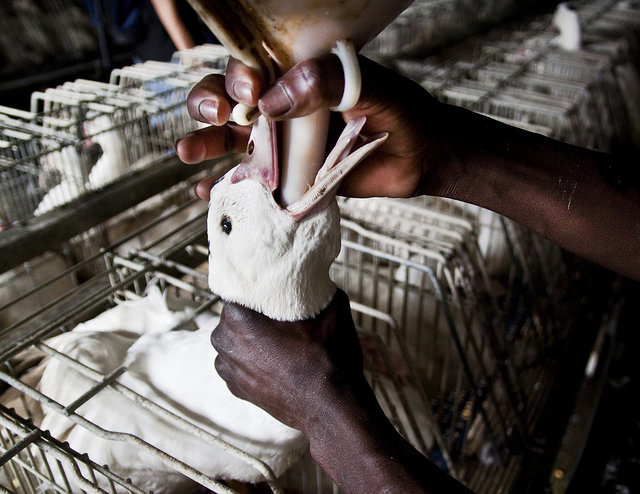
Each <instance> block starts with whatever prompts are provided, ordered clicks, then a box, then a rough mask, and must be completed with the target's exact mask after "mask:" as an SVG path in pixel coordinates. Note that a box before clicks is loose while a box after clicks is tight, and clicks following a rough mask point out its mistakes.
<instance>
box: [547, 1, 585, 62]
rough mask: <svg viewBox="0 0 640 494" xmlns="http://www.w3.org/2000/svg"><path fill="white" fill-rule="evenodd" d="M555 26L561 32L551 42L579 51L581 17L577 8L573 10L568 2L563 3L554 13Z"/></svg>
mask: <svg viewBox="0 0 640 494" xmlns="http://www.w3.org/2000/svg"><path fill="white" fill-rule="evenodd" d="M552 23H553V26H554V27H556V28H557V29H558V30H559V31H560V34H559V35H558V36H556V37H555V38H554V39H553V40H551V43H552V44H554V45H558V46H559V47H560V48H562V49H563V50H567V51H577V50H579V49H580V45H581V37H582V36H581V31H580V18H579V17H578V13H577V12H576V11H575V10H571V9H570V8H569V7H568V6H567V4H566V3H561V4H559V5H558V7H557V8H556V11H555V13H554V14H553V21H552Z"/></svg>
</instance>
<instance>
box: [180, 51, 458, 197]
mask: <svg viewBox="0 0 640 494" xmlns="http://www.w3.org/2000/svg"><path fill="white" fill-rule="evenodd" d="M359 61H360V69H361V72H362V81H363V82H362V90H361V94H360V99H359V101H358V103H357V104H356V105H355V106H354V107H353V108H352V109H351V110H349V111H346V112H344V113H342V114H341V116H340V115H339V114H334V115H333V116H334V118H332V125H331V129H330V139H331V137H332V136H333V137H334V138H335V137H337V136H338V135H339V133H340V131H341V130H342V127H344V122H348V121H350V120H352V119H354V118H358V117H360V116H365V117H366V118H367V123H366V125H365V127H364V128H363V130H362V133H363V134H364V135H374V134H377V133H380V132H389V138H388V139H387V140H386V142H385V143H384V144H383V145H382V146H380V147H379V148H378V149H377V150H376V151H374V152H373V153H371V155H369V156H368V157H367V158H366V159H365V160H363V162H362V163H360V164H359V165H358V166H357V167H356V168H355V169H354V170H353V171H352V172H351V173H350V174H349V176H347V177H346V178H345V180H344V181H343V182H342V185H341V187H340V190H339V193H340V194H343V195H347V196H354V197H369V196H389V197H408V196H411V195H414V194H416V193H418V192H424V190H423V189H424V187H422V185H423V182H425V175H426V173H427V171H428V169H429V168H431V167H432V166H433V163H438V162H446V160H447V158H446V156H447V155H446V153H447V152H448V149H447V144H446V143H447V142H448V141H447V140H446V139H443V138H442V136H441V135H440V134H441V133H442V130H441V126H442V123H443V122H442V118H440V117H439V113H440V108H441V105H440V104H439V103H437V102H436V101H435V100H433V99H432V98H431V97H430V96H429V94H428V93H427V92H426V91H425V90H424V89H423V88H422V87H420V86H419V85H417V84H415V83H413V82H411V81H410V80H408V79H406V78H405V77H402V76H400V75H398V74H396V73H394V72H393V71H391V70H389V69H386V68H384V67H382V66H380V65H378V64H376V63H374V62H372V61H370V60H368V59H366V58H364V57H359ZM336 81H338V82H336ZM343 89H344V83H343V75H342V68H341V65H340V62H339V61H338V58H337V57H336V56H334V55H327V56H325V57H322V58H318V59H313V60H307V61H304V62H301V63H299V64H297V65H296V66H295V67H293V68H292V69H291V70H289V71H288V72H287V73H286V74H284V75H283V76H282V77H281V78H280V79H278V80H277V81H276V83H275V84H274V85H272V86H271V87H267V84H266V82H265V81H264V80H263V79H262V78H261V76H260V75H259V74H257V73H256V72H255V71H253V70H251V69H249V68H248V67H247V66H245V65H243V64H242V63H240V62H239V61H237V60H234V59H230V60H229V65H228V68H227V75H226V77H223V76H220V75H210V76H207V77H205V78H204V79H203V80H202V81H201V82H199V83H198V84H197V85H196V86H195V87H194V88H193V90H192V91H191V93H190V94H189V97H188V99H187V107H188V110H189V114H190V115H191V116H192V117H193V118H195V119H196V120H199V121H201V122H204V123H209V124H211V127H207V128H204V129H200V130H197V131H194V132H192V133H190V134H188V135H187V136H185V137H184V138H183V139H181V140H180V141H178V143H177V145H176V150H177V152H178V156H179V157H180V158H181V159H182V160H183V161H184V162H186V163H196V162H199V161H202V160H204V159H212V158H215V157H218V156H221V155H224V154H226V153H228V152H232V151H235V152H242V151H244V149H245V147H246V144H247V140H248V137H249V132H250V128H248V127H240V126H238V125H235V124H232V123H229V117H230V114H231V108H232V105H234V104H235V103H236V102H241V103H245V104H247V105H250V106H258V108H259V110H260V111H261V112H262V113H263V114H264V115H266V116H268V117H270V118H272V119H274V120H282V119H288V118H294V117H301V116H305V115H308V114H310V113H312V112H314V111H316V110H318V109H320V108H328V107H332V106H335V105H336V104H337V103H338V102H339V101H340V98H341V96H342V92H343ZM335 117H337V118H335ZM427 155H428V156H429V165H428V166H427ZM214 181H215V178H210V179H207V180H205V181H203V182H201V183H200V184H199V185H198V187H197V188H196V193H197V194H198V196H199V197H201V198H203V199H208V198H209V191H210V190H211V187H212V185H213V182H214Z"/></svg>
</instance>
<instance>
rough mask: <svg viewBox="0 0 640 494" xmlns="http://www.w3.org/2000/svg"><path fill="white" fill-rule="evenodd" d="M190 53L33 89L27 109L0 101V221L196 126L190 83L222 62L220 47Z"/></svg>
mask: <svg viewBox="0 0 640 494" xmlns="http://www.w3.org/2000/svg"><path fill="white" fill-rule="evenodd" d="M194 52H196V54H197V56H198V57H200V58H198V60H200V59H202V60H203V61H202V62H201V63H196V62H194V60H196V57H195V56H194V57H191V60H192V62H191V63H190V65H184V64H181V63H178V62H180V60H179V59H177V62H176V63H171V64H169V63H160V62H146V63H143V64H138V65H134V66H132V67H125V68H122V69H116V70H114V71H113V73H112V75H111V83H101V82H96V81H89V80H82V79H79V80H76V81H73V82H66V83H64V84H61V85H60V86H58V87H55V88H48V89H46V90H45V91H42V92H35V93H33V94H32V97H31V109H30V110H31V111H28V112H25V111H19V110H15V109H11V108H5V107H2V108H0V167H1V168H0V173H1V174H2V182H1V185H0V220H1V221H2V225H3V227H4V228H6V227H9V226H10V225H11V224H12V223H14V222H20V221H25V220H28V219H29V218H31V217H33V216H38V215H41V214H44V213H46V212H49V211H51V210H53V209H55V208H57V207H59V206H61V205H64V204H66V203H68V202H70V201H72V200H73V199H75V198H77V197H79V196H81V195H83V194H85V193H86V192H89V191H92V190H98V189H100V188H102V187H104V186H105V185H107V184H109V183H111V182H113V181H114V180H117V179H119V178H121V177H123V176H125V175H127V174H129V173H132V172H135V171H137V170H141V169H143V168H147V167H149V166H151V165H152V164H154V163H156V162H158V161H159V160H162V159H164V158H167V157H168V156H171V155H173V154H175V151H174V148H173V146H174V143H175V141H176V140H177V139H178V138H180V137H182V136H183V135H185V134H186V133H187V132H189V131H191V130H194V129H195V128H196V126H197V123H196V122H195V121H194V120H193V119H192V118H190V117H189V115H188V113H187V109H186V98H187V95H188V93H189V90H190V89H191V87H193V85H194V84H195V83H196V82H198V81H199V80H200V79H202V78H203V77H204V76H205V75H206V74H209V73H212V72H216V71H218V72H219V71H221V70H222V69H221V68H220V67H222V68H223V67H224V65H225V64H226V58H227V54H226V53H225V51H224V49H222V48H221V47H217V48H215V49H214V48H211V47H207V46H204V47H200V48H198V49H197V50H194ZM183 56H184V55H183ZM205 56H206V61H205V59H204V58H203V57H205Z"/></svg>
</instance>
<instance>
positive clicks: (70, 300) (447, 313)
mask: <svg viewBox="0 0 640 494" xmlns="http://www.w3.org/2000/svg"><path fill="white" fill-rule="evenodd" d="M165 202H166V201H165ZM340 208H341V216H342V220H341V229H342V250H341V252H340V255H339V256H338V258H337V259H336V261H335V263H334V264H333V266H332V268H331V276H332V279H333V280H334V281H335V282H336V284H337V285H338V286H339V287H340V288H342V289H344V290H345V291H346V292H347V294H348V295H349V298H350V300H351V304H352V312H353V317H354V321H355V322H356V326H357V328H358V332H359V336H360V341H361V345H362V348H363V351H364V356H365V373H366V375H367V378H368V380H369V382H370V384H371V386H372V388H373V389H374V391H375V393H376V396H377V398H378V400H379V402H380V404H381V406H382V407H383V409H384V411H385V413H386V414H387V416H388V417H389V419H390V420H391V421H392V423H393V424H394V425H395V427H396V428H397V429H398V431H399V432H400V433H401V434H402V435H403V436H404V437H405V438H406V439H407V440H408V441H409V442H411V444H412V445H413V446H415V447H416V448H417V449H418V450H419V451H420V452H422V453H423V454H425V455H426V456H428V457H429V458H430V459H431V460H432V461H434V462H435V463H436V464H437V465H439V466H440V467H441V468H442V469H444V470H446V471H447V472H449V473H451V474H452V475H454V476H456V477H457V478H459V479H460V480H461V481H463V482H464V483H466V484H467V485H468V486H469V487H470V488H472V489H473V490H474V491H476V492H479V493H484V492H486V493H492V492H498V491H502V492H509V489H510V488H511V487H512V486H513V485H514V483H515V482H516V480H517V478H518V475H519V473H520V469H521V467H522V457H523V455H524V454H525V452H526V450H527V448H528V447H530V446H531V441H532V438H531V434H532V431H533V429H534V427H535V425H536V423H537V420H538V417H539V415H540V413H541V411H542V409H543V407H544V406H545V403H546V401H547V397H548V394H549V392H550V390H551V389H552V387H553V385H554V378H555V359H556V356H557V352H556V351H555V350H556V349H557V347H558V345H562V344H563V342H565V341H566V337H567V335H568V334H569V333H570V328H571V320H572V317H573V314H572V311H575V310H577V309H576V308H577V307H578V305H577V304H576V303H575V301H573V302H572V301H571V300H570V299H571V295H570V294H569V293H568V291H567V281H568V277H567V273H566V269H565V266H564V262H563V259H562V256H561V252H560V250H559V249H558V248H557V247H556V246H554V245H553V244H550V243H549V242H547V241H545V240H543V239H542V238H540V237H537V236H535V235H533V234H531V233H530V232H528V231H526V230H524V229H522V228H520V227H519V226H518V225H516V224H514V223H511V222H509V221H507V220H505V219H504V218H502V217H500V216H498V215H496V214H494V213H491V212H489V211H486V210H482V209H479V208H475V207H471V206H469V205H466V204H462V203H458V202H454V201H447V200H442V199H433V198H430V199H426V198H421V199H412V200H392V199H342V200H341V201H340ZM205 225H206V204H205V203H204V202H203V201H196V200H191V201H187V202H184V203H182V204H181V205H176V206H175V207H173V208H169V209H167V208H165V211H164V213H163V214H162V215H161V216H159V217H158V218H156V219H155V220H153V221H151V222H150V223H149V224H148V225H147V226H145V227H144V228H142V229H141V230H138V231H135V232H133V233H128V234H126V235H124V236H123V237H122V238H121V239H120V240H119V241H117V242H115V243H114V245H113V246H111V247H110V248H108V249H104V248H103V249H101V250H99V251H97V252H96V253H94V254H93V255H91V256H88V257H87V258H86V259H85V261H83V262H81V263H80V264H79V265H75V266H72V267H69V268H66V269H63V267H64V266H62V267H60V268H59V269H58V270H57V271H55V273H54V274H52V272H51V271H50V272H49V273H48V276H49V277H48V279H45V280H43V281H42V282H41V283H40V284H39V285H38V286H36V287H35V288H34V289H30V290H26V291H25V292H24V293H23V294H22V295H21V296H20V297H15V296H14V297H13V298H12V299H11V301H10V302H8V303H4V304H3V305H2V306H0V317H3V318H4V319H3V321H2V322H3V327H4V329H3V330H2V334H1V335H0V337H1V341H2V347H1V349H0V352H1V353H2V356H1V357H0V361H1V362H2V370H1V372H0V380H2V381H3V382H4V384H5V385H4V388H3V389H4V391H3V394H2V395H1V396H0V406H1V407H2V408H1V410H0V412H1V413H0V416H1V421H2V426H1V430H0V443H1V444H2V446H1V447H2V451H3V454H2V457H1V458H2V461H1V463H2V464H3V467H2V472H1V474H0V485H2V486H3V487H4V488H6V489H8V490H10V491H13V492H43V491H50V492H80V491H85V492H136V493H137V492H155V493H158V492H190V491H192V490H193V491H197V490H198V489H202V488H203V487H204V488H206V489H210V490H211V491H214V492H245V491H246V489H247V488H249V489H251V488H252V487H251V486H252V485H253V484H259V486H260V488H261V489H267V490H270V491H271V492H338V491H339V489H338V487H337V486H336V485H334V484H333V482H331V480H330V479H329V478H328V477H327V476H326V475H325V474H324V473H323V472H322V471H321V470H320V469H319V468H318V467H317V465H315V463H314V462H313V460H312V458H311V457H310V455H309V452H308V445H307V443H306V441H305V439H304V438H303V437H302V436H301V434H300V433H299V432H298V431H295V430H293V429H290V428H288V427H286V426H284V425H282V424H280V423H278V422H277V421H275V420H274V419H272V418H271V417H270V416H268V415H267V414H265V413H264V412H263V411H262V410H260V409H258V408H257V407H254V406H253V405H251V404H249V403H248V402H244V401H241V400H239V399H237V398H235V397H234V396H233V395H231V394H230V392H229V391H228V389H227V388H226V385H225V384H224V382H222V381H221V379H220V378H219V377H218V376H217V374H216V373H215V371H214V369H213V361H214V359H215V351H214V350H213V348H212V347H211V346H210V344H209V342H208V339H209V336H210V333H211V331H212V330H213V329H214V328H215V326H216V324H217V318H218V316H219V313H220V312H219V311H220V308H221V302H220V299H219V297H218V296H216V294H215V293H212V292H211V291H210V290H209V288H208V286H207V267H208V266H207V257H208V255H209V252H208V248H207V242H206V226H205ZM86 235H98V233H97V232H87V234H86ZM86 235H85V237H86ZM84 241H87V239H86V238H85V240H84ZM213 255H215V253H213ZM48 262H50V260H49V261H48ZM88 263H93V264H94V265H96V264H97V265H98V266H99V267H100V268H99V269H98V270H95V274H94V275H93V276H91V277H89V278H86V277H85V278H84V281H79V280H80V279H81V277H80V276H78V272H79V271H80V270H82V269H83V268H84V267H86V265H87V264H88ZM31 275H32V276H33V273H31ZM16 281H17V280H15V279H7V280H5V284H4V287H5V289H6V290H9V289H10V287H15V286H17V284H16ZM27 299H32V300H33V299H37V300H39V301H40V303H39V304H38V305H34V304H30V305H29V304H25V301H26V300H27ZM26 307H31V310H28V309H26ZM34 307H37V309H35V308H34Z"/></svg>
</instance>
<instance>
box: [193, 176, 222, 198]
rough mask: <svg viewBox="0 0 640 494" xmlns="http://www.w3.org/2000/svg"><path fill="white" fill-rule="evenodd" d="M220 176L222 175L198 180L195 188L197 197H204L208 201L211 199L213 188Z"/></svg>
mask: <svg viewBox="0 0 640 494" xmlns="http://www.w3.org/2000/svg"><path fill="white" fill-rule="evenodd" d="M219 178H220V177H207V178H205V179H204V180H201V181H200V182H198V183H197V185H196V186H195V188H194V189H193V191H194V193H195V195H196V197H197V198H199V199H202V200H203V201H208V200H209V199H211V189H212V188H213V186H214V185H215V183H216V181H217V180H218V179H219Z"/></svg>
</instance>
